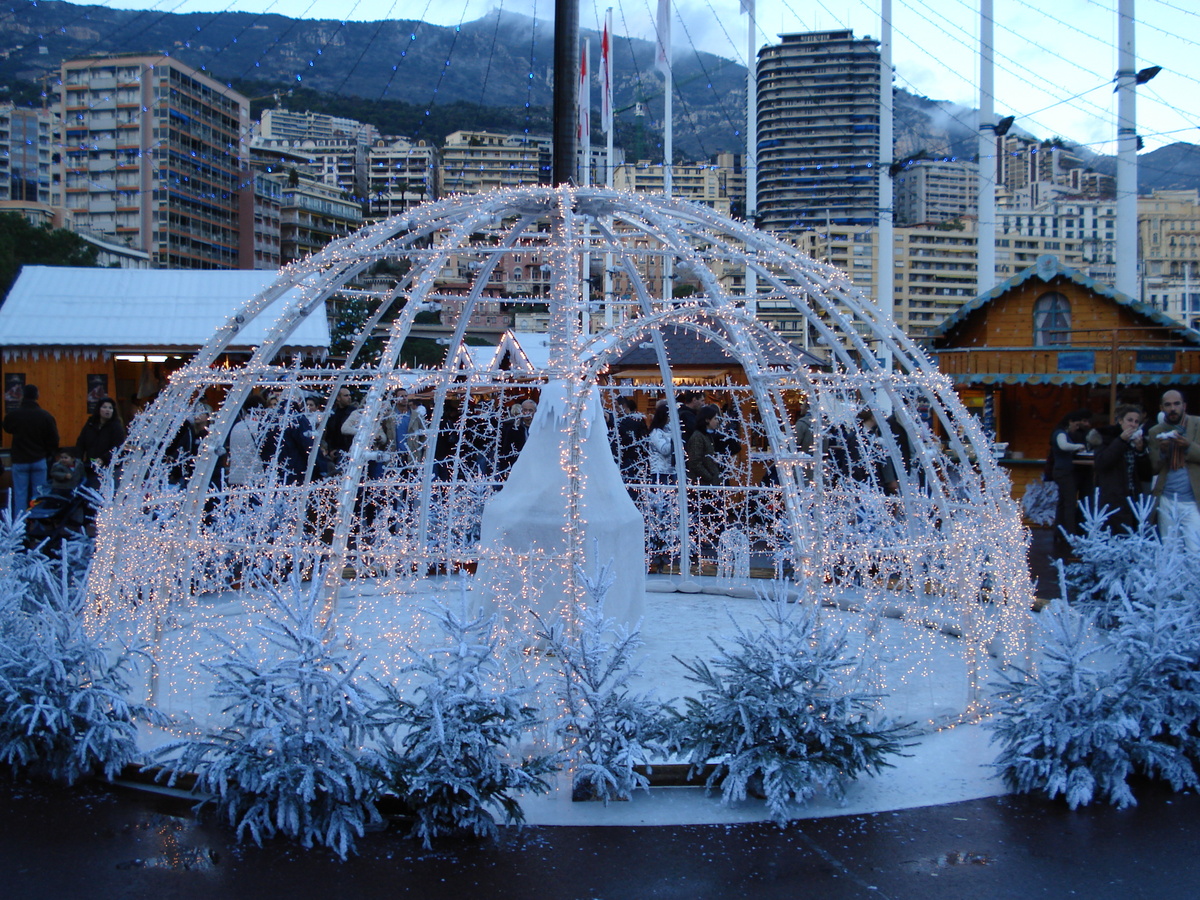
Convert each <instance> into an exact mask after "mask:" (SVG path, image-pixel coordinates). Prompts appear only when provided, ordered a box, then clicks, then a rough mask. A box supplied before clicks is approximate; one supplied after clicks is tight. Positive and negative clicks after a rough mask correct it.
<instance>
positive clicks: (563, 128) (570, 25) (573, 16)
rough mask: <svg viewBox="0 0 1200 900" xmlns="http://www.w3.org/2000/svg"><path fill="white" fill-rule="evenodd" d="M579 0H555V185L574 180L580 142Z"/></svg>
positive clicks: (570, 182)
mask: <svg viewBox="0 0 1200 900" xmlns="http://www.w3.org/2000/svg"><path fill="white" fill-rule="evenodd" d="M578 120H579V0H554V182H553V183H554V185H555V186H558V185H560V184H574V183H575V178H576V170H577V169H578V165H579V163H578V159H577V157H578V147H579V142H578V140H577V138H576V135H575V129H576V128H577V127H578Z"/></svg>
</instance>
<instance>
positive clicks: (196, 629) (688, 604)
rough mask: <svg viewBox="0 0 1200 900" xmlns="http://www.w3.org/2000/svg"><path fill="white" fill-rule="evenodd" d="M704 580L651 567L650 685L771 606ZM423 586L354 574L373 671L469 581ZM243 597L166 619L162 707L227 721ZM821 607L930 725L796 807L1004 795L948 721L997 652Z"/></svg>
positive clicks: (615, 816)
mask: <svg viewBox="0 0 1200 900" xmlns="http://www.w3.org/2000/svg"><path fill="white" fill-rule="evenodd" d="M695 581H697V582H699V586H700V588H701V592H699V593H683V592H678V591H677V590H676V587H677V584H678V578H674V579H673V578H671V577H668V576H652V577H650V578H649V579H648V584H647V594H646V603H645V614H644V619H643V621H642V627H641V636H642V638H643V640H644V641H645V646H644V648H643V657H642V660H641V666H640V669H641V678H640V681H639V682H638V684H637V686H636V687H637V690H639V691H643V692H647V693H652V694H654V695H656V696H658V697H659V698H661V699H663V700H672V699H681V698H683V697H684V696H687V695H689V694H691V695H695V694H696V693H697V690H698V688H697V686H696V685H693V684H692V683H690V682H688V681H687V679H686V678H685V675H686V672H685V670H684V669H683V667H682V666H681V665H680V664H679V662H677V661H676V659H675V658H674V657H679V658H681V659H686V660H693V659H697V658H703V659H706V660H711V659H712V658H713V656H714V655H715V653H716V650H715V648H714V647H713V645H712V642H711V640H710V638H711V639H714V640H716V641H717V642H718V643H720V644H721V645H722V646H723V647H730V646H731V644H732V642H731V640H730V636H731V635H732V633H733V632H734V626H733V625H732V622H731V620H736V621H737V622H738V623H740V624H742V625H743V626H751V625H753V624H754V620H755V617H756V616H757V615H758V614H759V613H760V607H759V603H758V601H757V600H755V599H752V594H753V589H752V588H751V587H748V586H747V585H745V584H744V585H742V586H741V587H740V588H738V587H734V588H731V587H730V585H729V584H728V583H721V582H718V581H717V579H713V578H698V579H695ZM757 584H758V585H759V586H765V585H764V584H763V583H762V582H757ZM412 588H413V591H412V592H411V593H404V594H396V593H394V592H393V591H392V590H389V589H387V588H384V587H383V586H382V585H380V584H377V583H375V582H372V581H371V580H367V579H364V580H359V581H353V582H350V583H348V584H347V585H346V588H345V590H343V592H342V597H341V600H340V601H339V604H340V605H339V609H338V612H337V617H338V619H337V620H338V622H339V623H340V627H341V628H342V629H343V633H344V634H345V635H347V646H348V649H349V651H350V654H351V655H352V656H353V657H357V656H359V655H362V656H364V657H365V658H366V665H367V669H368V670H369V671H371V672H372V673H374V674H376V675H378V676H381V677H384V678H388V677H390V676H392V675H393V673H395V672H396V670H397V669H398V668H399V667H400V666H402V665H403V664H404V663H405V662H406V661H407V660H408V658H409V657H408V654H407V650H406V649H405V648H406V647H417V648H419V647H421V646H423V645H424V646H428V640H429V637H428V635H429V634H430V632H427V631H426V629H427V628H429V627H430V624H429V622H428V620H427V616H426V614H425V612H424V611H425V610H427V609H428V608H429V606H430V604H431V602H432V600H433V599H434V598H435V597H438V596H441V597H443V598H444V599H446V600H448V601H449V602H451V603H454V602H456V600H457V598H458V596H459V594H460V587H459V585H458V582H457V580H456V579H452V580H447V579H435V580H431V581H425V582H420V583H417V584H414V585H412ZM385 591H386V593H385ZM731 594H740V595H742V596H731ZM243 599H244V598H242V596H241V595H239V594H223V595H214V596H206V597H199V598H197V599H196V602H195V606H194V608H192V609H189V610H186V611H180V612H179V613H176V614H174V615H173V616H172V617H171V618H170V620H168V621H164V622H163V623H162V625H163V628H162V632H161V641H160V646H159V653H158V654H157V657H158V667H157V680H156V683H155V685H154V687H153V694H154V697H155V699H156V702H157V703H158V705H159V707H160V709H162V710H163V711H164V712H168V713H170V714H172V715H174V716H175V717H176V718H177V720H178V721H188V720H190V721H193V722H196V723H197V724H215V722H216V721H217V717H218V715H219V713H218V711H217V710H215V709H214V708H213V706H212V701H211V700H210V699H209V697H208V694H209V687H210V682H209V678H208V676H207V675H205V674H202V673H201V672H200V663H201V662H203V661H204V660H206V659H209V660H211V659H213V658H215V657H216V656H217V655H223V654H222V653H221V651H218V650H217V649H216V648H215V645H214V642H213V641H212V639H211V638H210V637H207V633H208V631H209V630H213V631H217V632H219V633H222V634H225V635H227V636H229V637H233V638H234V640H235V641H247V642H253V640H254V639H255V638H254V631H253V628H250V627H248V626H250V625H251V622H250V617H249V616H248V614H247V613H246V612H245V607H244V605H243ZM822 616H823V624H827V625H829V626H832V627H841V628H845V629H846V632H847V635H848V639H849V642H850V645H851V646H852V647H853V648H855V650H854V652H855V654H856V655H857V656H859V657H860V658H864V659H867V660H871V661H873V663H874V665H873V666H872V672H871V673H870V674H869V676H868V677H870V678H871V679H872V681H873V683H872V684H871V685H870V687H871V688H872V689H873V690H876V691H878V692H879V693H881V694H886V703H885V706H886V710H887V714H888V715H889V716H890V717H891V718H893V719H895V720H898V721H903V722H913V723H916V725H917V727H918V729H919V730H921V731H923V732H924V734H923V735H922V736H921V737H919V738H916V739H915V740H914V743H913V746H911V747H910V748H909V749H908V751H907V752H908V753H909V754H910V755H908V756H905V757H900V758H894V759H893V764H894V765H893V767H892V768H888V769H885V770H884V771H883V773H882V774H881V775H878V776H864V777H862V778H860V779H858V780H857V781H855V782H853V783H852V784H851V785H850V786H849V787H848V789H847V791H846V796H845V797H844V798H843V799H842V800H836V799H834V798H831V797H827V796H823V795H820V794H818V796H817V797H815V798H814V799H813V800H812V801H810V803H809V804H807V805H806V806H803V807H800V806H798V807H796V808H795V810H794V816H795V817H796V818H806V817H819V816H831V815H844V814H851V813H864V812H878V811H884V810H892V809H904V808H910V807H917V806H932V805H938V804H944V803H953V802H956V801H960V800H969V799H976V798H980V797H988V796H996V795H999V794H1003V793H1005V788H1004V786H1003V784H1002V783H1001V782H1000V780H999V779H998V778H997V777H996V776H995V775H994V774H993V772H992V770H991V769H990V767H989V765H988V764H989V763H990V762H991V761H992V760H993V759H994V757H995V755H996V751H995V748H993V747H989V745H988V733H987V732H986V731H985V730H984V729H983V728H982V727H980V725H979V724H978V722H971V723H969V724H959V725H954V726H953V727H940V728H939V725H943V723H945V722H947V721H950V720H953V719H955V718H956V717H957V716H958V714H959V713H961V712H962V711H963V710H964V709H966V708H967V706H968V697H969V694H970V691H971V684H972V682H974V683H976V684H979V685H983V686H984V687H985V689H986V685H987V683H988V682H990V681H992V680H994V678H993V675H994V661H993V660H992V659H991V658H990V657H989V656H988V655H987V654H986V653H984V654H972V653H970V652H968V650H969V648H967V646H966V643H965V642H964V641H963V640H961V639H960V638H957V637H954V636H952V635H949V634H946V633H944V632H943V631H941V630H939V629H936V628H928V627H923V626H919V625H918V626H913V625H908V624H905V623H904V622H903V621H900V620H897V619H894V618H889V617H885V616H875V617H871V616H868V615H865V614H863V613H859V612H846V611H841V610H839V609H836V608H832V607H827V608H825V609H823V611H822ZM525 658H526V659H528V660H530V661H531V663H532V665H534V666H535V667H537V666H541V667H543V668H541V669H540V670H539V671H541V673H542V674H543V676H544V674H545V672H546V670H545V668H544V667H545V666H546V665H548V661H547V660H545V659H542V658H541V656H540V655H539V654H536V653H534V654H529V655H528V656H526V657H525ZM972 669H975V678H974V679H972V678H970V670H972ZM543 689H544V688H543ZM168 698H169V699H168ZM538 705H539V706H541V707H542V708H550V706H551V705H552V701H551V700H549V699H544V700H542V701H540V702H539V704H538ZM172 736H173V735H170V734H167V733H165V732H161V731H147V732H146V734H145V735H144V745H145V746H146V747H152V746H157V745H158V744H160V743H162V742H164V741H165V740H168V739H170V738H171V737H172ZM543 737H544V736H543ZM521 806H522V808H523V809H524V811H525V816H526V820H527V821H528V822H529V823H531V824H543V825H614V826H633V825H668V824H688V823H723V822H751V821H760V820H764V819H767V818H768V816H767V813H766V809H765V805H764V803H763V802H762V801H758V800H747V801H745V802H742V803H738V804H734V805H731V806H727V805H725V804H723V803H722V802H721V800H720V796H719V792H716V793H713V794H710V795H706V794H705V792H704V790H703V789H702V788H691V787H664V788H653V789H652V790H651V791H649V792H646V791H639V792H637V793H636V794H635V796H634V798H633V800H632V801H630V802H623V803H611V804H609V805H608V806H604V805H603V804H600V803H586V802H585V803H578V802H573V801H572V800H571V791H570V779H569V776H568V775H566V774H561V775H560V776H559V777H558V778H557V780H556V782H555V787H554V790H553V791H552V792H551V793H550V794H548V795H542V796H527V797H523V798H522V799H521Z"/></svg>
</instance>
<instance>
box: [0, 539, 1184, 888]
mask: <svg viewBox="0 0 1200 900" xmlns="http://www.w3.org/2000/svg"><path fill="white" fill-rule="evenodd" d="M1049 546H1050V535H1049V531H1048V530H1045V529H1040V530H1037V531H1035V532H1034V543H1033V553H1032V558H1031V570H1032V572H1033V574H1034V576H1035V578H1037V579H1038V580H1039V589H1038V595H1039V597H1050V596H1056V595H1057V583H1056V579H1055V576H1054V574H1053V567H1052V565H1051V564H1050V563H1049V561H1048V559H1047V552H1048V550H1049ZM1134 793H1135V795H1136V796H1137V798H1138V801H1139V805H1138V806H1137V807H1134V808H1131V809H1127V810H1116V809H1113V808H1112V807H1110V806H1104V805H1095V806H1093V807H1089V808H1086V809H1080V810H1076V811H1074V812H1072V811H1070V810H1068V809H1067V807H1066V806H1065V804H1063V803H1061V802H1057V801H1047V800H1045V799H1043V798H1040V797H1014V796H1004V797H992V798H987V799H982V800H970V801H965V802H962V803H954V804H948V805H943V806H932V807H923V808H915V809H906V810H899V811H889V812H878V813H870V814H862V815H848V816H834V817H828V818H818V819H804V820H799V821H795V822H792V823H790V824H789V825H788V826H787V827H785V828H778V827H776V826H774V825H771V824H769V823H753V824H737V825H729V824H725V825H687V826H665V825H664V826H642V827H578V826H572V827H568V826H557V827H551V826H530V827H526V828H522V829H518V828H504V829H502V830H501V836H500V838H499V839H498V840H496V841H493V842H482V843H480V842H475V841H468V840H453V841H443V842H441V843H439V844H438V845H437V847H436V848H435V850H433V851H425V850H423V849H422V848H421V846H420V844H419V843H417V842H415V841H413V840H411V839H409V838H407V837H406V836H405V834H404V829H403V826H396V825H394V826H392V827H391V828H390V829H389V830H387V831H382V832H377V833H372V834H369V835H367V836H366V837H365V838H363V839H362V840H360V841H359V845H358V853H357V855H355V856H352V857H351V858H350V859H349V860H348V861H346V862H340V861H339V860H338V859H337V858H336V857H334V856H333V855H332V854H330V853H329V852H327V851H324V850H319V849H317V850H304V849H302V848H300V847H298V846H295V845H292V844H289V843H287V842H284V841H275V842H271V843H269V844H268V845H267V846H265V847H263V848H257V847H255V846H254V845H253V844H245V845H238V844H237V843H236V841H235V840H234V838H233V835H232V833H231V832H230V831H229V830H228V829H226V828H224V827H223V826H222V825H221V824H220V823H218V822H215V821H212V820H211V818H204V819H198V818H197V817H196V816H195V815H194V814H193V813H192V812H191V807H190V804H188V803H187V802H184V801H180V800H175V799H171V798H166V797H161V796H157V795H154V794H148V793H144V792H139V791H133V790H129V789H125V788H118V787H107V786H102V785H88V786H83V787H78V788H75V789H60V788H55V787H49V786H43V785H34V784H28V783H23V782H18V783H14V782H11V781H8V780H6V779H0V900H24V898H59V897H64V898H65V897H71V898H128V900H137V898H155V900H168V898H169V900H175V898H178V900H190V898H213V897H220V898H241V897H247V898H250V897H253V898H270V897H288V898H308V897H319V898H340V897H422V898H442V897H447V898H451V897H453V898H458V897H471V898H508V897H512V898H535V897H536V898H539V900H557V898H563V900H576V898H579V900H590V898H604V900H613V898H681V900H682V898H689V900H690V898H725V897H737V898H741V897H747V898H755V900H759V898H763V900H772V898H789V900H792V898H806V897H815V898H843V897H844V898H859V897H862V898H915V900H939V898H956V900H957V898H968V897H969V898H985V900H986V898H1010V897H1011V898H1020V900H1024V898H1030V897H1052V898H1060V897H1072V896H1078V897H1085V898H1092V900H1107V898H1119V900H1135V898H1148V900H1149V898H1153V900H1176V898H1178V900H1195V898H1200V854H1198V853H1197V848H1198V847H1200V797H1198V796H1197V795H1196V794H1195V793H1184V794H1173V793H1170V792H1169V791H1168V790H1167V789H1165V788H1164V787H1162V786H1161V785H1157V784H1153V783H1149V782H1137V783H1135V785H1134ZM712 802H713V803H716V802H718V801H717V799H716V798H714V799H713V800H712Z"/></svg>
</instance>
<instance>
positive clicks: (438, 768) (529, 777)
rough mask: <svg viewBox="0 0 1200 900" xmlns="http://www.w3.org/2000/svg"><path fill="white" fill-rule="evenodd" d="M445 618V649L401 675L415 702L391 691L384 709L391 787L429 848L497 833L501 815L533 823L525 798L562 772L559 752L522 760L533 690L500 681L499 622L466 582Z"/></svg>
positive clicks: (444, 608)
mask: <svg viewBox="0 0 1200 900" xmlns="http://www.w3.org/2000/svg"><path fill="white" fill-rule="evenodd" d="M455 607H456V608H455ZM435 616H436V621H437V624H438V626H439V628H440V630H441V632H442V636H443V639H444V640H443V641H442V645H441V646H434V647H422V648H411V652H412V655H413V662H412V663H411V664H409V665H407V666H405V667H404V668H403V669H402V670H401V674H402V675H407V676H410V677H412V678H413V679H414V682H415V683H414V686H413V689H412V692H411V696H408V697H406V696H402V695H401V693H400V691H399V689H398V688H397V687H396V686H395V685H387V686H383V688H384V691H385V693H386V695H387V696H386V699H385V701H384V703H383V705H382V706H381V707H380V709H379V712H378V717H379V720H380V721H381V722H384V723H386V725H387V727H388V728H389V730H390V731H391V732H392V734H393V738H392V740H391V742H390V743H389V745H388V746H387V748H386V749H385V751H384V752H385V756H386V758H387V764H386V769H387V773H388V774H387V780H388V784H389V787H390V788H391V789H392V790H393V791H395V793H396V794H398V795H399V796H400V798H401V799H402V800H403V801H404V802H405V804H406V805H407V806H408V808H409V810H410V811H411V812H412V814H413V816H414V817H415V820H416V821H415V824H414V825H413V829H412V835H413V836H414V837H416V838H419V839H420V840H421V841H422V843H423V844H424V845H425V846H426V847H430V846H431V845H432V842H433V840H434V839H435V838H438V837H441V836H443V835H452V834H471V835H474V836H476V837H480V838H484V837H491V836H493V835H494V834H495V832H496V822H495V819H494V818H493V815H492V813H493V811H495V812H497V813H500V814H502V815H503V818H504V820H505V822H506V823H513V822H523V821H524V812H523V810H522V809H521V805H520V802H519V800H518V795H520V794H523V793H544V792H545V791H547V790H549V784H548V783H547V781H546V778H545V776H547V775H549V774H550V773H552V772H554V771H556V770H557V769H558V767H559V760H558V758H557V757H556V755H554V754H548V753H540V752H533V753H530V754H529V755H527V756H523V757H522V756H520V755H518V742H519V741H520V740H521V738H522V737H523V736H524V735H525V734H526V733H527V732H528V731H530V730H531V729H532V728H533V727H534V726H535V725H537V724H539V721H540V720H539V715H538V711H537V710H536V709H534V708H533V707H531V706H530V705H528V703H527V702H526V700H527V696H528V688H524V687H515V688H513V687H506V686H503V685H501V684H499V683H498V679H497V678H496V675H497V674H498V672H499V669H500V666H499V659H498V655H497V653H498V636H497V633H496V628H495V619H494V617H490V616H482V615H475V614H473V613H472V612H471V611H470V604H469V601H468V598H467V589H466V583H465V582H461V583H460V587H459V601H458V603H457V604H454V605H453V606H452V605H451V604H449V603H444V602H439V603H438V606H437V608H436V610H435Z"/></svg>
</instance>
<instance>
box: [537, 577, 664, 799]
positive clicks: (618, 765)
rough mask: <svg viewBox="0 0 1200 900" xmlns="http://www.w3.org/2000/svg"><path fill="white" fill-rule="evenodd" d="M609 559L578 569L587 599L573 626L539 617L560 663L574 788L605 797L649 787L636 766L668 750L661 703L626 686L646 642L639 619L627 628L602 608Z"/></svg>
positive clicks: (542, 636)
mask: <svg viewBox="0 0 1200 900" xmlns="http://www.w3.org/2000/svg"><path fill="white" fill-rule="evenodd" d="M612 566H613V562H612V560H609V562H608V563H607V564H606V565H605V566H603V567H601V568H600V570H599V571H598V572H597V573H596V575H595V576H594V577H591V576H588V575H587V573H586V572H584V571H583V569H582V568H579V569H577V572H578V575H579V578H580V580H581V582H582V583H583V585H584V587H585V589H586V591H587V594H588V598H589V599H588V602H587V603H586V604H584V605H583V606H582V607H581V608H580V609H579V616H578V622H577V623H575V624H574V626H573V627H569V626H567V625H566V624H565V623H563V622H561V621H559V622H555V623H553V624H552V625H549V626H547V625H546V624H545V623H544V622H542V620H541V619H540V618H539V619H538V622H539V624H540V625H541V626H542V631H541V632H540V633H539V635H538V638H539V640H542V641H544V642H545V645H546V647H547V649H548V650H549V651H550V655H551V659H552V660H553V661H554V662H556V663H557V665H558V672H557V677H556V679H555V693H556V695H557V698H558V702H559V706H560V710H561V712H562V718H561V720H560V722H559V733H560V735H561V736H562V738H563V739H564V740H565V741H566V744H567V755H568V757H569V759H570V761H571V767H572V769H573V770H574V773H575V774H574V784H573V796H574V797H575V798H576V799H585V800H590V799H596V800H603V801H605V802H606V803H607V802H608V801H609V800H628V799H629V798H630V796H631V795H632V793H633V791H634V790H637V789H639V788H642V789H646V788H648V787H649V781H648V780H647V778H646V776H645V775H643V774H641V773H639V772H638V771H637V770H636V769H635V767H636V766H647V767H648V766H649V764H650V761H651V758H652V757H653V756H654V755H659V756H661V755H663V754H665V752H666V738H667V735H666V727H665V726H666V716H667V710H666V707H665V706H664V705H663V704H662V703H660V702H659V701H657V700H653V699H651V698H649V697H647V696H645V695H642V694H636V693H634V692H633V691H632V690H631V689H630V684H629V683H630V680H631V679H632V678H633V677H635V676H636V675H637V674H638V671H637V667H636V665H635V661H636V660H635V657H636V654H637V652H638V650H639V649H640V648H641V647H642V643H643V642H642V639H641V633H640V623H638V624H636V625H634V626H633V628H630V627H629V626H628V625H625V624H622V623H619V622H617V621H616V620H615V619H610V618H607V617H606V616H605V615H604V601H605V599H606V597H607V596H608V592H609V590H610V589H611V587H612V585H613V583H614V582H615V580H616V576H615V575H614V574H613V572H612Z"/></svg>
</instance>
